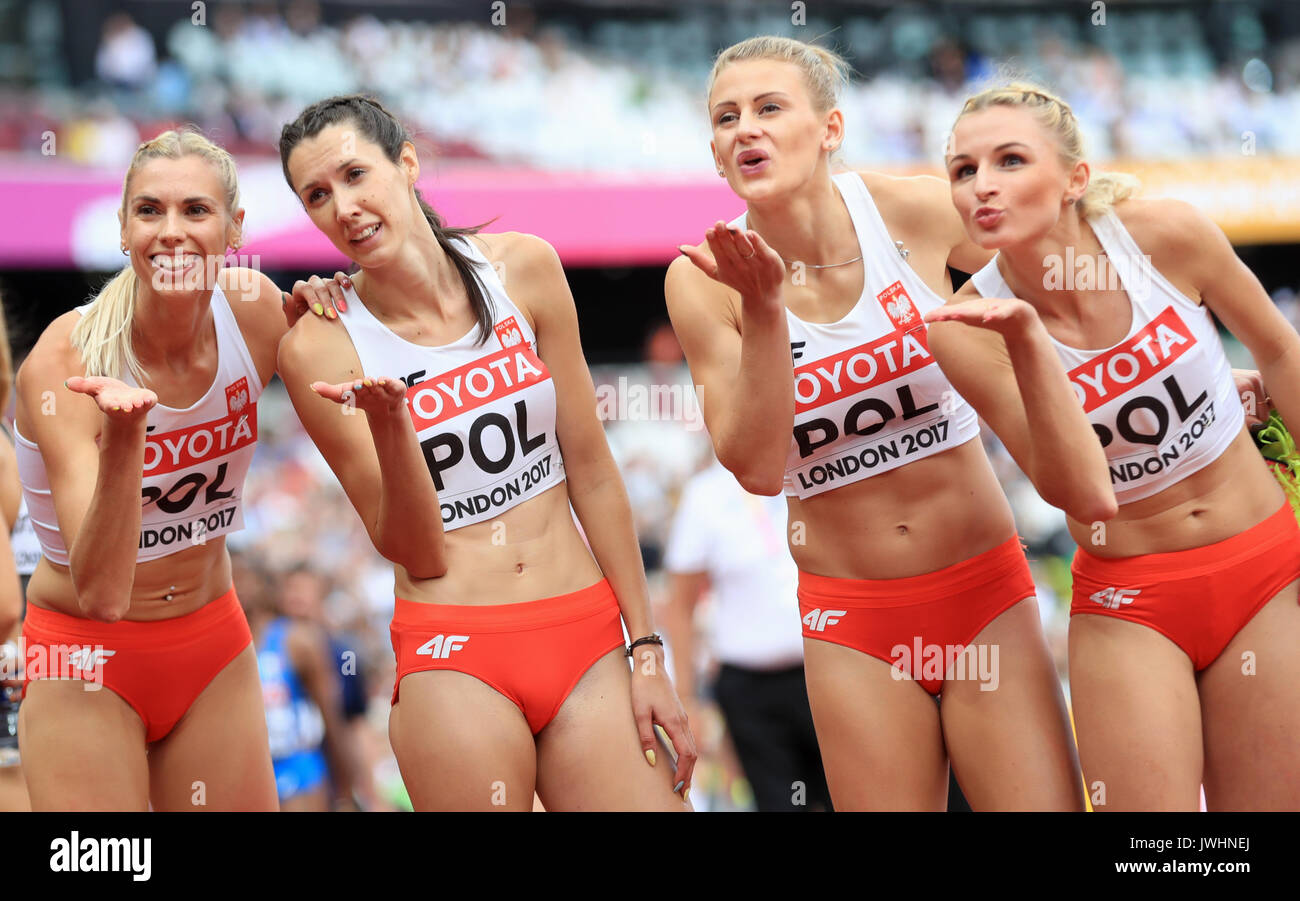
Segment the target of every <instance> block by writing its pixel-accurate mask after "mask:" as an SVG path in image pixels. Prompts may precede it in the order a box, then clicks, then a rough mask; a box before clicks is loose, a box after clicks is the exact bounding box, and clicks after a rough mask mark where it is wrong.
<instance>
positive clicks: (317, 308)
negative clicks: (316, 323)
mask: <svg viewBox="0 0 1300 901" xmlns="http://www.w3.org/2000/svg"><path fill="white" fill-rule="evenodd" d="M311 308H312V309H313V310H314V311H315V312H316V315H317V316H324V315H325V308H324V307H322V306H321V305H320V304H318V303H314V304H312V305H311Z"/></svg>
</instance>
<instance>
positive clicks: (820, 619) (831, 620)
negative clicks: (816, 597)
mask: <svg viewBox="0 0 1300 901" xmlns="http://www.w3.org/2000/svg"><path fill="white" fill-rule="evenodd" d="M848 612H849V611H847V610H822V609H821V608H820V607H818V608H817V609H815V610H809V611H808V615H807V616H805V617H804V618H803V624H804V625H805V626H807V627H808V628H809V629H810V630H811V631H813V632H825V631H826V627H827V626H833V625H835V624H836V623H838V622H839V621H840V617H841V616H844V615H846V614H847V613H848Z"/></svg>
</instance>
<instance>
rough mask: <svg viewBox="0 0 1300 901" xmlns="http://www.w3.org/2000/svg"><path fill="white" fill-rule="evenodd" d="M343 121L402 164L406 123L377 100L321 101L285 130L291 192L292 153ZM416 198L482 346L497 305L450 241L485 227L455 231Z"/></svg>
mask: <svg viewBox="0 0 1300 901" xmlns="http://www.w3.org/2000/svg"><path fill="white" fill-rule="evenodd" d="M340 122H347V123H350V124H353V125H355V126H356V127H357V130H358V131H359V132H360V133H361V134H362V135H364V136H365V137H366V138H367V139H368V140H369V141H371V142H372V143H374V144H377V145H379V147H380V148H381V149H382V150H383V151H384V155H385V156H386V157H388V159H389V160H390V161H391V162H392V163H394V164H397V163H399V162H400V160H401V154H402V145H403V144H405V143H406V142H408V141H410V140H411V136H410V133H408V132H407V130H406V128H405V127H404V126H403V125H402V123H400V122H398V121H397V117H395V116H394V115H393V114H392V113H390V112H389V111H388V110H386V109H384V106H383V104H381V103H380V102H379V101H378V100H376V99H374V98H373V97H368V96H366V95H364V94H348V95H346V96H339V97H330V98H328V99H326V100H320V101H317V102H316V103H313V104H312V105H311V106H309V107H307V108H306V109H305V110H303V111H302V112H301V113H300V114H299V115H298V118H297V119H294V120H293V121H292V122H290V123H289V124H288V125H286V126H285V127H284V128H283V129H282V130H281V131H280V166H281V168H282V169H283V170H284V180H285V181H286V182H288V183H289V187H290V188H291V189H293V187H294V185H293V180H292V179H291V178H290V177H289V154H291V153H292V152H293V149H294V148H295V147H297V146H298V144H299V143H301V142H302V141H303V140H304V139H306V138H314V137H315V136H316V135H318V134H320V133H321V132H322V131H324V130H325V129H326V128H328V127H329V126H331V125H337V124H339V123H340ZM295 193H297V192H296V190H295ZM415 199H416V200H418V201H419V203H420V210H421V211H422V212H423V213H424V218H425V219H427V220H428V221H429V227H430V228H432V229H433V234H434V237H435V238H437V239H438V246H439V247H441V248H442V250H443V252H444V253H445V254H447V258H448V259H450V260H451V262H452V264H453V265H454V266H455V267H456V271H457V272H459V273H460V278H461V281H462V282H463V283H464V285H465V293H466V294H468V295H469V303H470V308H471V309H472V310H473V311H474V318H475V319H476V320H478V325H479V338H478V343H479V344H482V343H483V342H485V341H486V340H487V336H488V335H490V334H491V333H492V322H493V314H492V301H491V299H490V298H489V297H488V294H487V291H486V290H485V289H484V287H483V284H482V282H481V281H480V280H479V277H478V273H477V272H475V271H474V270H475V262H474V260H472V259H471V258H470V257H469V256H468V255H467V254H466V253H465V252H464V251H462V250H460V249H459V248H458V247H456V245H455V244H453V243H452V242H451V240H450V239H451V238H464V237H466V236H468V235H473V234H477V233H478V232H479V231H480V230H481V229H482V228H483V225H476V226H472V227H455V228H453V227H450V226H448V225H447V224H446V223H444V222H443V221H442V217H441V216H439V215H438V213H437V211H436V210H434V208H433V207H431V206H429V204H428V202H427V201H426V200H425V199H424V197H423V196H421V194H420V192H419V190H418V189H417V190H416V192H415ZM484 225H486V223H484Z"/></svg>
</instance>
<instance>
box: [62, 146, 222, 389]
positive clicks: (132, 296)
mask: <svg viewBox="0 0 1300 901" xmlns="http://www.w3.org/2000/svg"><path fill="white" fill-rule="evenodd" d="M185 156H198V157H201V158H203V159H205V160H207V161H208V162H209V163H211V164H212V165H213V166H214V167H215V168H216V170H217V173H218V175H219V177H220V179H221V186H222V189H223V190H224V192H225V195H226V196H225V201H226V214H227V215H233V214H234V211H235V210H237V209H239V180H238V177H237V176H236V174H235V161H234V159H233V158H232V157H231V156H230V154H229V153H228V152H226V150H225V149H224V148H222V147H218V146H217V145H216V144H214V143H212V142H211V141H209V140H208V139H207V138H205V137H204V136H203V135H202V134H200V133H199V132H197V131H192V130H189V129H183V130H181V131H164V132H163V133H162V134H160V135H158V137H156V138H154V139H153V140H152V141H145V142H144V143H143V144H141V145H140V146H139V147H138V148H136V151H135V156H133V157H132V158H131V165H130V166H129V167H127V170H126V178H125V179H123V181H122V208H121V214H122V217H123V220H124V221H125V218H126V199H127V196H128V194H129V191H130V187H131V179H132V178H133V177H134V176H135V174H136V173H137V172H138V171H139V170H140V169H141V168H142V167H143V166H144V165H145V164H146V163H148V162H149V161H150V160H155V159H169V160H177V159H180V158H182V157H185ZM139 291H140V284H139V279H138V278H137V277H136V274H135V270H134V269H132V268H131V264H130V263H129V262H128V263H127V264H126V266H125V267H123V268H122V270H121V271H120V272H118V273H117V275H115V276H113V278H112V279H111V280H109V282H108V284H106V285H104V287H103V288H101V289H100V291H99V293H98V294H97V295H95V298H94V300H92V301H91V304H90V308H89V309H88V310H86V312H85V315H84V316H82V317H81V321H80V322H78V323H77V324H76V325H75V326H74V327H73V329H72V334H71V335H70V336H69V337H70V340H71V342H72V346H73V347H75V348H76V349H77V350H78V351H79V352H80V353H81V359H82V362H83V363H84V364H85V367H86V375H87V376H108V377H110V378H119V377H120V376H121V374H122V372H123V371H124V370H125V371H129V372H130V373H131V376H132V377H133V378H134V379H135V380H136V383H137V384H141V385H142V384H144V377H145V376H144V367H142V366H141V365H140V361H139V360H138V359H137V358H136V355H135V350H134V349H133V348H132V347H131V320H132V317H133V316H134V315H135V304H136V299H137V298H138V296H139Z"/></svg>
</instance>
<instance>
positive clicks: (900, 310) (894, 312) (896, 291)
mask: <svg viewBox="0 0 1300 901" xmlns="http://www.w3.org/2000/svg"><path fill="white" fill-rule="evenodd" d="M876 300H878V301H879V302H880V308H881V309H882V310H884V311H885V315H886V316H888V317H889V321H890V322H892V323H893V324H894V328H896V329H899V330H900V331H907V330H910V329H914V328H916V327H917V326H918V325H920V324H921V317H920V316H918V315H917V314H916V307H914V306H913V305H912V298H910V297H908V296H907V289H906V288H904V287H903V283H902V282H894V283H893V284H892V285H890V286H889V287H888V288H886V289H885V290H883V291H881V292H880V293H879V294H877V295H876Z"/></svg>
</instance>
